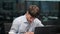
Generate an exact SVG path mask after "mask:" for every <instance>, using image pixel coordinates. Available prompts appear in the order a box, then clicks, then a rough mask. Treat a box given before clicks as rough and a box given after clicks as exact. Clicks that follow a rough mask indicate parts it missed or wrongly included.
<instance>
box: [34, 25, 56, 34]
mask: <svg viewBox="0 0 60 34" xmlns="http://www.w3.org/2000/svg"><path fill="white" fill-rule="evenodd" d="M34 34H56V27H55V26H53V27H52V26H51V27H49V26H47V27H36V28H35V32H34Z"/></svg>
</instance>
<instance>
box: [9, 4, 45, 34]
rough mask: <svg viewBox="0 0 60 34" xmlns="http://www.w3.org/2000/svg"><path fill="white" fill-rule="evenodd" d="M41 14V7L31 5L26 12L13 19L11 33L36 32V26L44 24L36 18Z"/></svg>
mask: <svg viewBox="0 0 60 34" xmlns="http://www.w3.org/2000/svg"><path fill="white" fill-rule="evenodd" d="M38 14H39V8H38V7H37V6H36V5H30V6H29V8H28V10H27V12H26V14H25V15H23V16H20V17H18V18H16V19H15V20H14V21H13V24H12V27H11V30H10V32H9V34H12V33H13V34H34V29H35V27H38V26H40V27H41V26H44V25H43V24H42V23H41V21H40V20H39V19H38V18H36V17H37V15H38Z"/></svg>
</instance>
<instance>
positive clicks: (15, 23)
mask: <svg viewBox="0 0 60 34" xmlns="http://www.w3.org/2000/svg"><path fill="white" fill-rule="evenodd" d="M19 25H20V24H19V22H18V20H17V19H15V20H14V21H13V24H12V27H11V29H10V32H13V33H14V34H17V32H18V29H19Z"/></svg>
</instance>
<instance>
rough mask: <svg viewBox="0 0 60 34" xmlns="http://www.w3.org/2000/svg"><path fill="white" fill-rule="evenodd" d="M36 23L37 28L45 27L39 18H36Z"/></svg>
mask: <svg viewBox="0 0 60 34" xmlns="http://www.w3.org/2000/svg"><path fill="white" fill-rule="evenodd" d="M35 21H36V23H37V27H43V26H44V25H43V24H42V22H41V21H40V20H39V19H38V18H36V20H35Z"/></svg>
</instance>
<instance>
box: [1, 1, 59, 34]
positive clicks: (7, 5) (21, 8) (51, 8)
mask: <svg viewBox="0 0 60 34" xmlns="http://www.w3.org/2000/svg"><path fill="white" fill-rule="evenodd" d="M29 5H37V6H39V8H41V9H40V14H39V16H38V18H39V19H40V20H41V21H42V23H43V24H44V25H45V26H46V25H48V26H51V25H59V26H60V10H59V9H60V2H59V1H25V0H0V34H8V32H9V30H10V27H11V25H12V21H13V20H14V19H15V18H16V17H19V16H21V15H24V14H25V13H26V9H27V8H28V7H29Z"/></svg>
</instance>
